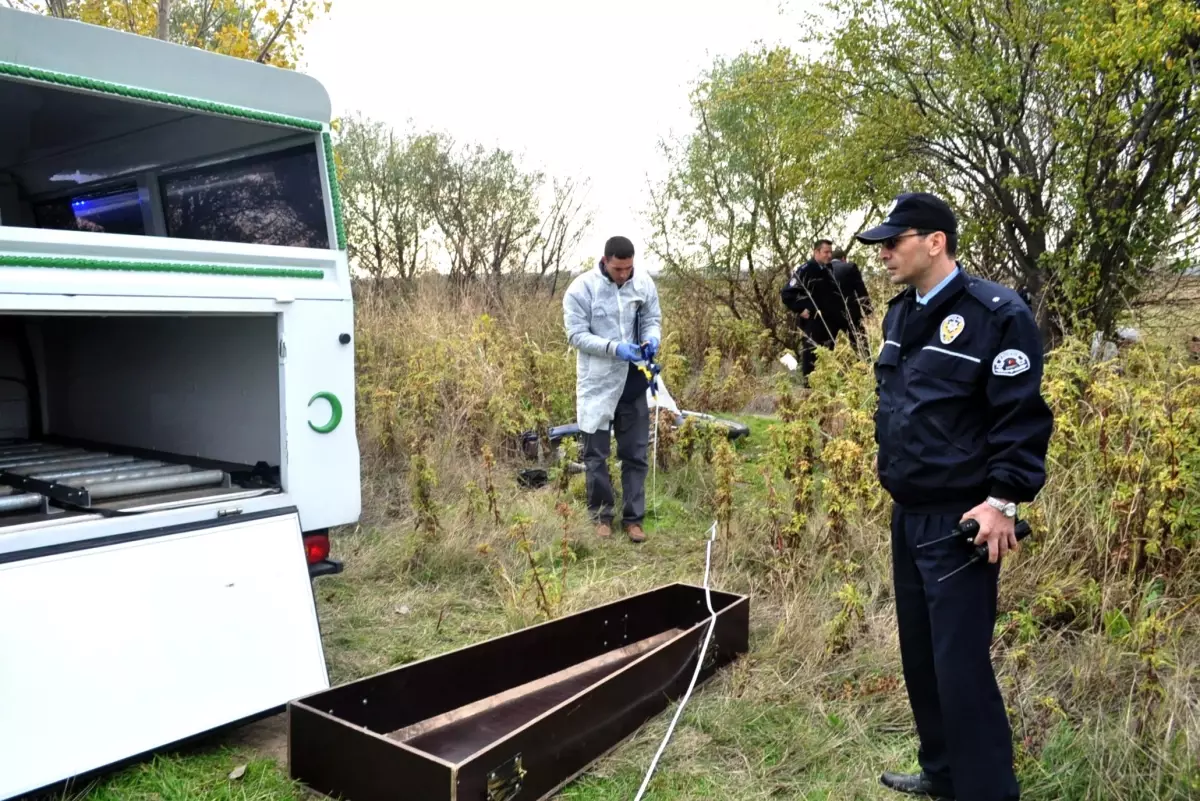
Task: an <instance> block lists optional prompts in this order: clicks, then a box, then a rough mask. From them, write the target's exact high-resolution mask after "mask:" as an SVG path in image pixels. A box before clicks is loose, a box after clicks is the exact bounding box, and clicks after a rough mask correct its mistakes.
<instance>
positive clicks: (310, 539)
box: [304, 534, 329, 565]
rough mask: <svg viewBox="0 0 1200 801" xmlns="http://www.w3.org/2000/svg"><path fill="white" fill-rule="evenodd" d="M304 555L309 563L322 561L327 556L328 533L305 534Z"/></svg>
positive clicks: (313, 563)
mask: <svg viewBox="0 0 1200 801" xmlns="http://www.w3.org/2000/svg"><path fill="white" fill-rule="evenodd" d="M304 556H305V558H306V559H308V563H309V564H310V565H315V564H316V563H317V562H323V561H325V560H326V559H328V558H329V535H328V534H305V535H304Z"/></svg>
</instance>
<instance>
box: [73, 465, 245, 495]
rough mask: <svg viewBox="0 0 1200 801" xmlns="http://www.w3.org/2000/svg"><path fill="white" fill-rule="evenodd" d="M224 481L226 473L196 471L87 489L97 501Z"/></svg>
mask: <svg viewBox="0 0 1200 801" xmlns="http://www.w3.org/2000/svg"><path fill="white" fill-rule="evenodd" d="M224 481H225V473H224V472H222V471H221V470H196V471H194V472H191V473H184V474H182V475H174V476H156V477H153V478H135V479H131V480H129V481H114V482H111V483H100V484H96V485H95V486H89V487H87V490H88V493H89V494H90V495H91V497H92V500H93V501H95V500H101V499H103V498H117V497H121V496H124V495H141V494H144V493H148V492H164V491H166V490H177V489H193V488H196V487H219V486H221V484H223V483H224Z"/></svg>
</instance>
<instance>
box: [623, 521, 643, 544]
mask: <svg viewBox="0 0 1200 801" xmlns="http://www.w3.org/2000/svg"><path fill="white" fill-rule="evenodd" d="M625 531H626V532H627V533H628V534H629V539H630V540H631V541H633V542H645V541H646V532H644V531H642V527H641V526H639V525H638V524H637V523H634V524H633V525H632V526H629V527H628V528H627V529H625Z"/></svg>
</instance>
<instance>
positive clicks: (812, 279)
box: [780, 259, 846, 342]
mask: <svg viewBox="0 0 1200 801" xmlns="http://www.w3.org/2000/svg"><path fill="white" fill-rule="evenodd" d="M780 296H781V298H782V300H783V305H784V306H787V307H788V308H789V309H791V310H792V311H793V312H795V313H796V314H797V315H799V314H800V313H801V312H803V311H807V312H808V319H807V320H805V319H803V318H798V319H797V321H796V322H797V324H798V325H799V326H800V329H801V330H802V331H804V332H805V333H806V334H808V335H809V336H811V337H812V338H813V339H815V340H816V341H818V342H833V341H834V339H836V338H837V333H838V331H841V330H843V329H844V328H845V327H846V314H845V308H844V307H843V305H842V293H841V290H840V289H839V287H838V284H837V279H836V277H835V276H834V274H833V270H832V269H830V268H829V267H824V266H822V265H821V264H820V263H818V262H817V261H816V260H815V259H809V260H808V261H806V262H805V263H804V264H801V265H800V266H799V267H797V268H796V271H795V272H794V273H792V277H791V279H789V280H788V282H787V285H786V286H784V288H783V291H782V292H781V293H780Z"/></svg>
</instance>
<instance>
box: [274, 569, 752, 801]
mask: <svg viewBox="0 0 1200 801" xmlns="http://www.w3.org/2000/svg"><path fill="white" fill-rule="evenodd" d="M712 605H713V609H714V610H715V611H716V612H717V623H716V628H715V630H714V631H713V634H712V638H711V641H710V642H709V645H708V650H707V651H706V653H705V656H704V663H703V667H702V669H701V672H700V677H699V680H698V682H697V683H698V684H699V683H702V682H704V681H705V680H707V679H708V678H710V677H711V676H712V675H713V673H715V672H716V671H717V670H718V669H719V668H721V667H723V666H724V665H726V664H728V663H729V662H731V661H733V660H734V659H736V658H737V657H738V656H739V655H741V654H743V653H745V652H746V650H747V648H748V640H749V626H750V600H749V598H747V597H745V596H742V595H733V594H729V593H722V592H715V591H714V592H713V593H712ZM709 621H710V615H709V612H708V607H707V604H706V602H705V593H704V589H703V588H702V587H694V586H691V585H685V584H671V585H667V586H665V587H660V588H658V589H656V590H652V591H650V592H646V593H642V594H639V595H634V596H631V597H628V598H625V599H622V600H619V601H616V602H613V603H610V604H605V605H603V606H598V607H595V608H592V609H588V610H586V611H584V612H580V613H578V614H574V615H570V616H568V617H563V618H560V619H557V620H553V621H550V622H548V623H543V624H541V625H537V626H532V627H530V628H526V629H522V630H520V631H517V632H513V633H512V634H507V635H504V636H501V637H496V638H494V639H491V640H487V641H485V642H481V643H479V644H477V645H472V646H468V647H466V648H461V649H459V650H456V651H451V652H449V653H446V654H442V655H440V656H435V657H431V658H429V659H424V660H421V661H419V662H413V663H410V664H407V665H402V666H400V667H397V668H394V669H391V670H388V671H385V672H383V673H380V674H378V675H375V676H370V677H368V678H364V679H360V680H358V681H354V682H350V683H347V684H343V685H340V686H337V687H333V688H331V689H329V690H325V691H322V692H318V693H315V694H313V695H309V696H306V697H304V698H301V699H298V700H296V701H293V702H292V703H290V704H289V705H288V765H289V770H290V773H291V776H292V778H294V779H298V780H299V781H301V782H303V783H305V784H306V785H308V786H309V787H311V788H312V789H314V790H317V791H319V792H322V793H325V794H327V795H330V796H332V797H334V798H341V799H343V800H344V801H383V800H384V799H387V801H538V800H539V799H546V798H549V797H550V796H551V795H553V794H554V792H555V791H557V790H558V789H559V788H561V787H562V786H563V785H565V784H567V783H568V782H570V781H571V780H572V779H574V778H575V777H577V776H578V775H579V774H581V773H582V772H583V771H584V770H585V769H586V768H587V767H588V766H589V765H590V764H591V763H593V762H594V761H596V760H597V759H598V758H600V757H601V756H603V755H604V754H605V753H607V752H608V751H610V750H611V749H613V748H614V747H615V746H617V745H618V744H619V743H620V742H621V741H622V740H624V739H626V738H627V737H629V736H630V735H631V734H633V733H634V732H635V731H636V730H637V729H638V728H639V727H640V726H642V725H643V724H644V723H645V722H646V721H647V720H648V719H649V718H651V717H652V716H654V715H656V714H658V713H660V712H662V711H663V710H664V709H665V708H666V707H667V706H668V704H669V703H670V702H671V701H672V700H675V699H678V698H679V697H681V696H682V695H683V694H684V693H685V692H686V691H687V688H688V685H689V683H690V682H691V680H692V675H693V674H694V672H695V669H696V658H697V656H698V655H699V652H700V647H701V645H703V643H704V637H705V635H706V633H707V630H708V626H709ZM647 767H649V766H647Z"/></svg>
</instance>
